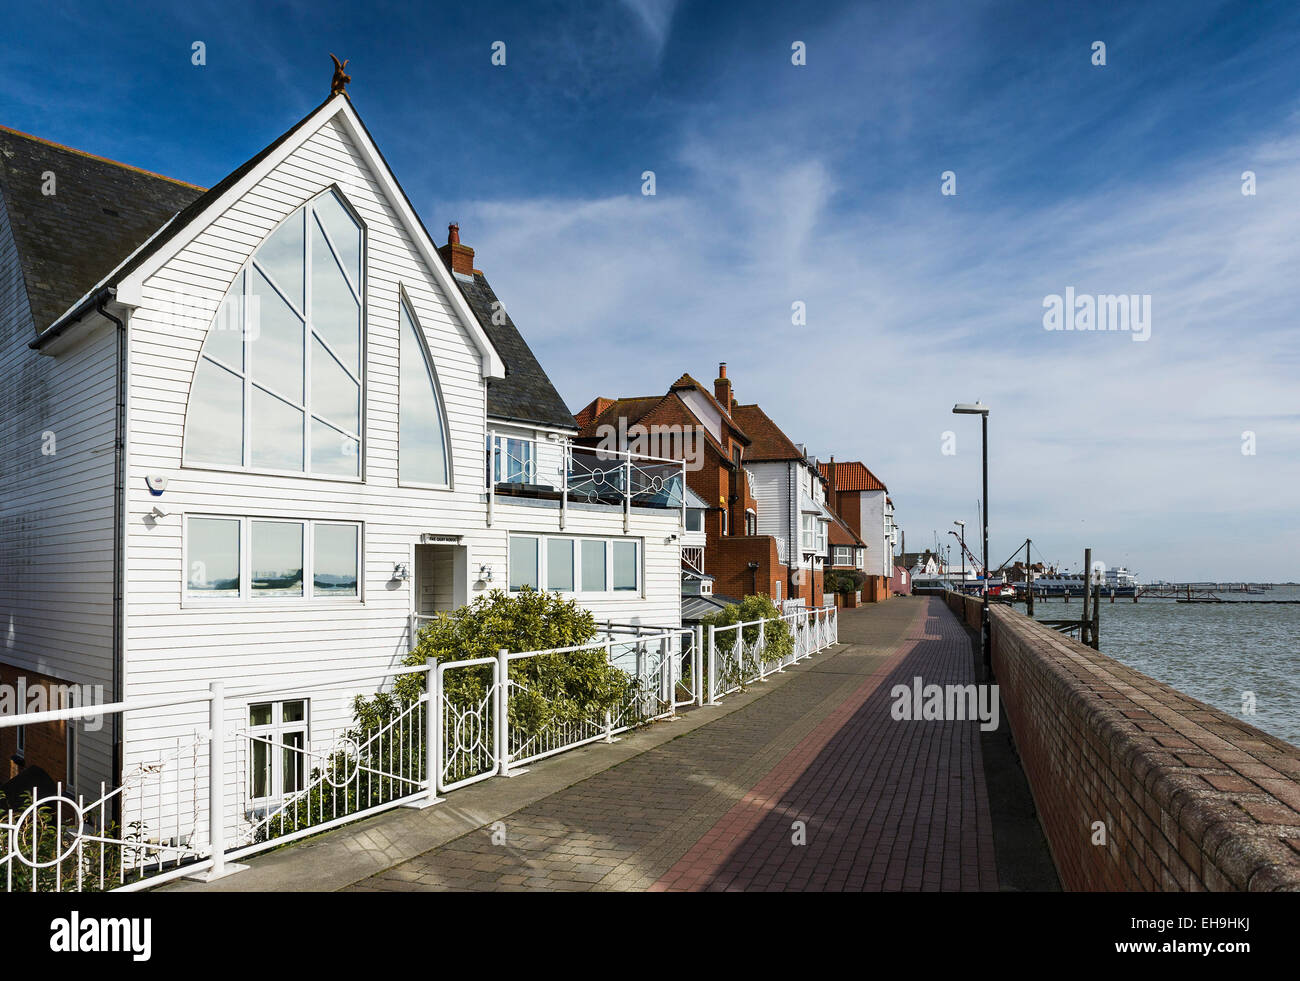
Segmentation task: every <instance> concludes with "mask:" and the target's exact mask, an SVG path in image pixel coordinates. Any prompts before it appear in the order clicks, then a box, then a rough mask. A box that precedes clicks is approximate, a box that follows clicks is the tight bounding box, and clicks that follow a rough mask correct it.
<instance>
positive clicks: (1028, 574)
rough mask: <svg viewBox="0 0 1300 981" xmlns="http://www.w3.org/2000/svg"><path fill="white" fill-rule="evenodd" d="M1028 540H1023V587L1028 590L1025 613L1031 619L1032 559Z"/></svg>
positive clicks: (1032, 598) (1032, 607)
mask: <svg viewBox="0 0 1300 981" xmlns="http://www.w3.org/2000/svg"><path fill="white" fill-rule="evenodd" d="M1031 544H1032V543H1031V541H1030V539H1028V538H1026V539H1025V586H1026V587H1027V588H1028V589H1029V592H1028V594H1027V595H1026V596H1025V606H1026V610H1025V612H1026V613H1028V614H1029V615H1030V616H1031V617H1032V616H1033V615H1034V570H1033V559H1032V558H1031V557H1030V554H1029V549H1030V546H1031Z"/></svg>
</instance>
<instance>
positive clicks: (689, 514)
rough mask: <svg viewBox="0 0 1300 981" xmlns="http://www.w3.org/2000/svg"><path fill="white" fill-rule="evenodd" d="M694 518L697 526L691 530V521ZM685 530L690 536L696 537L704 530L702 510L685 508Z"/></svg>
mask: <svg viewBox="0 0 1300 981" xmlns="http://www.w3.org/2000/svg"><path fill="white" fill-rule="evenodd" d="M692 518H694V519H695V520H696V521H697V522H698V524H697V525H696V526H695V527H694V528H692V527H691V519H692ZM686 530H687V531H688V532H690V533H692V534H696V535H698V534H699V533H700V532H702V531H703V530H704V508H687V509H686Z"/></svg>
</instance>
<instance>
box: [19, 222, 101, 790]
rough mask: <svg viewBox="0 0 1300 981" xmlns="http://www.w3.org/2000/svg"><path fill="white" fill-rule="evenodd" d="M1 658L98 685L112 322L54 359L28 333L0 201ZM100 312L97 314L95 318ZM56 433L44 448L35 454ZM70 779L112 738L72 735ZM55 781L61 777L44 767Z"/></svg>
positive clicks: (88, 768)
mask: <svg viewBox="0 0 1300 981" xmlns="http://www.w3.org/2000/svg"><path fill="white" fill-rule="evenodd" d="M0 277H3V278H2V280H0V377H3V378H4V380H5V382H4V385H3V386H2V387H0V488H3V489H2V490H0V618H2V619H0V661H4V662H5V663H7V664H10V665H13V666H14V667H15V668H17V669H18V670H19V671H23V670H26V671H33V672H37V673H40V674H44V675H49V676H52V677H54V678H57V679H59V680H61V681H64V682H67V683H69V684H77V685H92V686H93V685H102V686H103V688H104V697H105V699H106V700H107V699H108V698H110V697H111V691H112V689H111V683H112V659H113V638H112V632H113V631H112V623H113V606H112V603H113V587H112V581H113V438H114V411H113V406H114V404H115V401H116V400H115V392H114V389H115V385H116V373H117V358H116V355H115V351H116V343H117V341H116V337H115V328H111V327H108V326H104V325H101V326H100V327H99V328H98V329H96V330H94V331H92V332H91V333H90V334H88V335H87V336H85V337H83V338H82V339H81V340H80V341H79V342H78V343H76V344H74V345H71V346H69V347H68V349H67V350H65V351H64V353H63V354H61V355H60V356H59V357H57V358H54V357H47V356H42V355H40V354H37V353H36V352H35V351H33V350H31V349H30V348H29V347H28V344H30V343H31V341H32V340H33V339H34V338H35V337H36V332H35V325H34V324H33V323H32V318H31V314H30V311H29V310H28V308H27V301H26V293H25V287H24V285H23V280H22V274H21V272H20V270H19V266H18V258H17V253H16V250H15V247H14V241H13V237H12V234H11V232H10V228H9V220H8V215H7V210H6V208H5V207H4V206H3V203H0ZM97 319H98V318H97ZM47 433H48V434H51V436H52V438H53V441H54V442H53V447H52V448H53V450H54V452H53V453H43V452H42V447H43V446H47V445H49V444H48V443H47V439H48V438H49V437H47V436H46V434H47ZM79 749H80V756H81V770H80V773H79V776H78V783H79V784H81V785H82V786H83V787H89V786H90V785H92V782H97V781H98V780H99V779H100V778H101V776H102V775H106V774H107V773H108V770H109V767H110V760H111V753H112V747H111V735H110V730H109V729H108V727H107V726H105V727H104V728H102V729H100V730H99V731H98V732H88V731H85V730H84V729H83V730H81V732H80V735H79ZM52 776H54V777H55V778H56V779H61V778H62V776H63V774H61V773H60V774H52Z"/></svg>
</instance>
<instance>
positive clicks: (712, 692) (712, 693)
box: [708, 624, 718, 705]
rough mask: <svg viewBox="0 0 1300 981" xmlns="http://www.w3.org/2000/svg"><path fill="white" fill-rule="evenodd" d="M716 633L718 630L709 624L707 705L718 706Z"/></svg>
mask: <svg viewBox="0 0 1300 981" xmlns="http://www.w3.org/2000/svg"><path fill="white" fill-rule="evenodd" d="M717 633H718V628H717V627H715V626H714V625H713V624H709V679H708V683H709V704H710V705H717V704H718V697H717V691H718V654H717Z"/></svg>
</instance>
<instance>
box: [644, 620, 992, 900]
mask: <svg viewBox="0 0 1300 981" xmlns="http://www.w3.org/2000/svg"><path fill="white" fill-rule="evenodd" d="M930 603H931V606H930V608H929V609H928V610H927V611H926V616H925V617H924V618H922V619H919V620H918V621H917V622H916V624H915V626H914V629H913V631H911V632H910V633H909V636H908V638H907V640H906V641H905V642H904V643H903V644H902V645H901V647H900V649H899V651H898V653H896V654H894V655H893V656H892V657H890V658H889V660H888V661H887V662H886V663H885V665H884V666H883V667H882V669H881V670H880V671H879V672H878V673H877V674H875V675H873V676H872V677H870V678H869V679H867V681H865V682H864V683H863V684H862V685H861V686H860V687H859V688H858V689H857V691H855V692H854V693H853V694H852V695H851V696H850V697H849V698H848V699H847V700H846V701H845V702H844V703H843V704H842V705H840V706H839V708H837V709H835V710H834V711H833V712H831V714H830V715H828V716H827V717H826V718H825V719H824V720H823V721H822V722H821V724H820V725H818V726H817V728H816V729H814V730H813V731H812V732H811V733H810V734H809V735H808V736H806V737H805V738H804V739H803V740H802V741H801V742H800V743H799V744H798V745H797V746H796V747H795V748H794V749H793V750H791V751H790V753H789V754H788V755H787V756H786V757H785V758H784V759H783V760H781V762H780V763H779V764H778V765H777V766H776V767H774V768H773V769H772V770H771V771H770V772H769V773H768V774H767V775H766V776H764V777H763V778H762V779H761V780H760V781H759V782H758V783H757V784H755V785H754V786H753V787H752V788H751V789H750V790H749V792H748V793H746V794H745V796H744V798H743V799H742V800H741V801H740V802H739V803H737V804H736V805H735V806H734V807H732V808H731V810H730V811H728V812H727V814H726V815H725V816H724V817H723V818H722V820H720V821H719V822H718V823H717V824H715V825H714V826H713V827H712V828H710V829H709V830H708V831H707V832H705V834H704V835H703V836H702V837H701V838H700V839H699V841H697V842H696V843H695V845H694V846H692V847H691V849H690V850H689V851H688V852H687V853H686V854H685V855H683V856H682V857H681V859H679V860H678V861H677V862H676V863H675V864H674V865H673V867H672V868H671V869H669V870H668V872H667V873H665V874H664V875H663V876H662V877H661V878H660V879H659V881H658V882H656V883H655V884H654V885H653V886H651V889H652V890H654V891H663V890H669V891H682V890H711V891H718V890H726V891H740V890H845V889H847V890H874V889H885V890H920V889H925V890H938V889H944V890H956V889H996V888H997V871H996V866H995V862H994V854H993V830H992V822H991V821H990V818H989V807H988V796H987V792H986V790H985V785H984V770H983V761H982V758H981V754H980V742H979V730H978V725H977V723H973V722H940V721H921V722H917V721H896V720H894V719H893V718H892V717H891V715H890V707H891V704H892V702H893V699H892V698H891V697H890V694H889V693H890V690H891V689H892V688H893V686H894V685H895V684H900V683H901V684H907V685H910V683H911V681H912V679H913V678H914V677H916V676H920V677H921V678H922V679H923V683H924V684H932V683H933V684H940V685H945V684H971V683H974V681H975V677H974V662H973V658H972V655H971V647H970V641H969V638H968V635H967V634H966V632H965V631H964V630H963V629H962V628H961V627H960V626H959V625H958V623H957V621H956V620H955V619H954V618H952V617H948V616H944V615H943V613H942V612H940V608H941V604H940V602H939V601H938V600H933V599H932V600H930ZM796 821H802V822H804V825H805V828H806V832H805V834H806V841H807V843H806V844H804V845H795V844H793V839H794V836H795V831H794V827H793V825H794V822H796Z"/></svg>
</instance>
